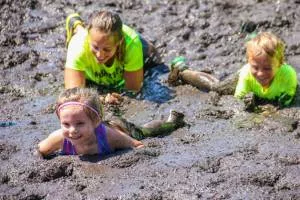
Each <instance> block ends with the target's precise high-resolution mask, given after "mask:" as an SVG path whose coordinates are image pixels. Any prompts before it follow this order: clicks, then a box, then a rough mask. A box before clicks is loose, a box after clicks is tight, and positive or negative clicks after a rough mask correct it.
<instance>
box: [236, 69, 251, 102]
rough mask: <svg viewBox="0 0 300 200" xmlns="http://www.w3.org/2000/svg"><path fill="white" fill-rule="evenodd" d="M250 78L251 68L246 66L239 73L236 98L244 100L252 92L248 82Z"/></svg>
mask: <svg viewBox="0 0 300 200" xmlns="http://www.w3.org/2000/svg"><path fill="white" fill-rule="evenodd" d="M248 76H249V66H248V65H245V66H244V67H243V68H242V69H241V70H240V71H239V79H238V82H237V85H236V88H235V93H234V96H235V97H236V98H239V99H242V98H243V97H244V96H245V95H246V94H248V93H249V92H251V91H250V89H249V84H248V82H247V78H248Z"/></svg>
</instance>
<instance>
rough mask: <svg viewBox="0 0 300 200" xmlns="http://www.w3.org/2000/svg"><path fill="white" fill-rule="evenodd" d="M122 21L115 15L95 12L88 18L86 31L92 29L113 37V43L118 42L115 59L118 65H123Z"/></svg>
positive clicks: (123, 41)
mask: <svg viewBox="0 0 300 200" xmlns="http://www.w3.org/2000/svg"><path fill="white" fill-rule="evenodd" d="M122 26H123V23H122V20H121V18H120V16H119V15H118V14H117V13H114V12H111V11H107V10H102V11H96V12H94V13H92V14H91V15H90V16H89V19H88V25H87V29H88V31H90V30H91V29H92V28H94V29H96V30H97V31H101V32H104V33H106V34H108V35H112V36H113V37H114V40H115V43H118V42H119V45H118V49H117V52H116V57H117V59H118V60H119V61H120V63H124V54H125V39H124V36H123V32H122Z"/></svg>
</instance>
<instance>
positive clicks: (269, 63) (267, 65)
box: [248, 56, 279, 87]
mask: <svg viewBox="0 0 300 200" xmlns="http://www.w3.org/2000/svg"><path fill="white" fill-rule="evenodd" d="M248 62H249V64H250V71H251V73H252V75H253V76H254V77H255V79H256V80H257V81H258V82H259V83H260V84H261V85H262V86H263V87H269V86H270V85H271V83H272V80H273V78H274V76H275V73H276V70H277V69H278V67H279V63H278V61H277V59H270V58H269V57H268V56H250V57H249V60H248Z"/></svg>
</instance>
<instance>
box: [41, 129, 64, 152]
mask: <svg viewBox="0 0 300 200" xmlns="http://www.w3.org/2000/svg"><path fill="white" fill-rule="evenodd" d="M63 140H64V136H63V134H62V131H61V129H59V130H56V131H54V132H53V133H51V134H50V135H49V136H48V137H47V138H46V139H44V140H43V141H41V142H40V143H39V144H38V149H37V150H38V152H39V153H40V154H41V155H42V156H47V155H49V154H51V153H53V152H55V151H57V150H59V149H60V148H61V147H62V143H63Z"/></svg>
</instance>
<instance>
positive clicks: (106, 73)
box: [65, 25, 143, 86]
mask: <svg viewBox="0 0 300 200" xmlns="http://www.w3.org/2000/svg"><path fill="white" fill-rule="evenodd" d="M122 30H123V36H124V39H125V57H124V63H123V65H122V64H121V63H120V62H119V61H118V60H117V59H114V62H113V64H112V65H111V66H109V67H107V66H106V65H105V64H99V63H98V62H97V59H96V57H95V56H94V54H93V52H92V51H91V49H90V42H89V35H88V31H87V30H82V29H80V30H79V31H78V32H77V33H76V34H75V35H74V36H73V37H72V39H71V41H70V43H69V47H68V52H67V60H66V65H65V67H66V68H70V69H74V70H78V71H83V72H84V73H85V78H86V79H88V80H91V81H93V82H95V83H97V84H99V85H105V86H118V85H120V83H122V82H124V78H123V73H124V71H128V72H131V71H136V70H139V69H141V68H142V67H143V48H142V43H141V40H140V37H139V35H138V34H137V33H136V32H135V31H134V30H133V29H131V28H129V27H128V26H126V25H123V28H122Z"/></svg>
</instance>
